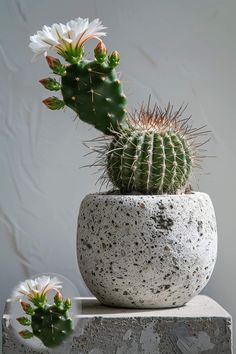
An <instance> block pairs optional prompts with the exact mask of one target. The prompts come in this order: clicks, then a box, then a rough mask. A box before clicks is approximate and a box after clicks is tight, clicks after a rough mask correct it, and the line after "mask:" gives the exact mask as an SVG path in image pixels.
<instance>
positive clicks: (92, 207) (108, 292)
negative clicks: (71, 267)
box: [77, 193, 217, 308]
mask: <svg viewBox="0 0 236 354" xmlns="http://www.w3.org/2000/svg"><path fill="white" fill-rule="evenodd" d="M77 252H78V263H79V267H80V271H81V274H82V276H83V278H84V280H85V283H86V285H87V286H88V288H89V289H90V290H91V292H92V293H93V294H94V295H95V296H96V297H97V298H98V300H99V301H100V302H101V303H103V304H105V305H111V306H121V307H131V308H162V307H175V306H181V305H183V304H184V303H186V302H187V301H189V300H190V299H191V298H192V297H193V296H195V295H197V294H198V293H199V292H200V291H201V290H202V289H203V287H204V286H205V285H206V284H207V282H208V280H209V278H210V276H211V273H212V271H213V268H214V265H215V260H216V253H217V233H216V220H215V213H214V209H213V206H212V203H211V200H210V198H209V196H208V195H207V194H205V193H191V194H181V195H155V196H150V195H145V196H144V195H104V194H90V195H88V196H86V197H85V199H84V200H83V202H82V204H81V208H80V214H79V220H78V244H77Z"/></svg>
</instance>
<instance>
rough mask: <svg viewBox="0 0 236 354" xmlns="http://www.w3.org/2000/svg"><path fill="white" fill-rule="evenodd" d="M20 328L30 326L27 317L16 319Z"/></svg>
mask: <svg viewBox="0 0 236 354" xmlns="http://www.w3.org/2000/svg"><path fill="white" fill-rule="evenodd" d="M16 320H17V321H18V322H19V323H20V324H21V325H22V326H30V325H31V321H30V320H29V319H28V318H27V317H24V316H23V317H18V318H17V319H16Z"/></svg>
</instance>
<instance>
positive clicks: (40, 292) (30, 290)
mask: <svg viewBox="0 0 236 354" xmlns="http://www.w3.org/2000/svg"><path fill="white" fill-rule="evenodd" d="M61 284H62V283H61V281H59V279H58V278H57V277H53V278H50V276H47V275H43V276H41V277H38V278H36V279H34V280H33V279H27V280H25V281H24V282H22V283H20V284H19V285H18V287H17V288H16V289H15V291H14V293H13V298H14V299H16V300H17V299H18V300H20V299H21V298H22V297H23V296H26V297H27V298H28V299H29V300H30V301H31V302H33V303H34V304H35V305H39V304H43V303H44V302H45V299H46V295H47V294H48V293H49V292H50V291H52V290H55V291H59V289H61V287H62V286H61Z"/></svg>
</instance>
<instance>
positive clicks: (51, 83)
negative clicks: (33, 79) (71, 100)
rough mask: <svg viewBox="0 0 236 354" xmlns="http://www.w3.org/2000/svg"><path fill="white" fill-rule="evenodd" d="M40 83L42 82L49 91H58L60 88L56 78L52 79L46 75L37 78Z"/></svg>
mask: <svg viewBox="0 0 236 354" xmlns="http://www.w3.org/2000/svg"><path fill="white" fill-rule="evenodd" d="M39 82H40V84H42V85H43V86H44V87H45V88H46V89H47V90H50V91H58V90H60V89H61V84H60V82H57V80H56V79H52V78H51V77H48V78H46V79H41V80H39Z"/></svg>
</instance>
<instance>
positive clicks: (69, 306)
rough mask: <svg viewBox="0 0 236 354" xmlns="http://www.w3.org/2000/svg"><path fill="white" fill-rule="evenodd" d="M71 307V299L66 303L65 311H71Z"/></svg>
mask: <svg viewBox="0 0 236 354" xmlns="http://www.w3.org/2000/svg"><path fill="white" fill-rule="evenodd" d="M71 306H72V302H71V299H69V298H68V299H66V300H65V301H64V310H69V309H70V308H71Z"/></svg>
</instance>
